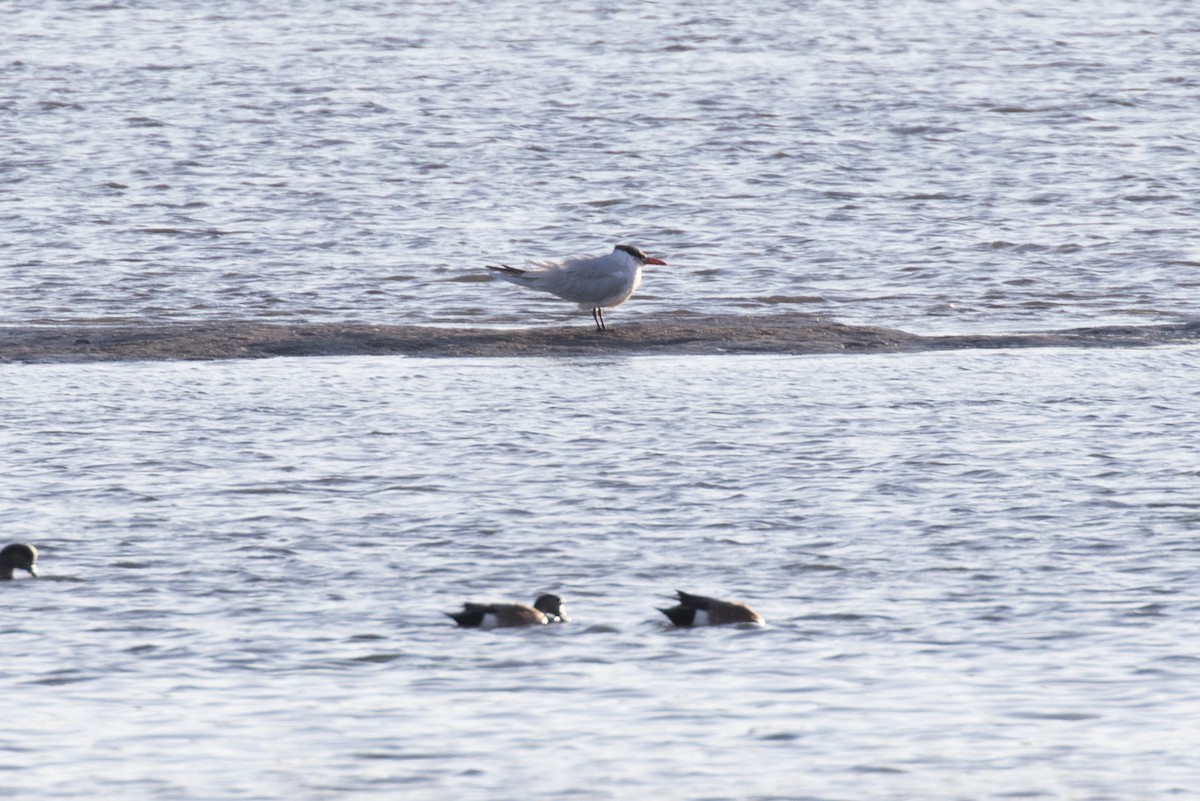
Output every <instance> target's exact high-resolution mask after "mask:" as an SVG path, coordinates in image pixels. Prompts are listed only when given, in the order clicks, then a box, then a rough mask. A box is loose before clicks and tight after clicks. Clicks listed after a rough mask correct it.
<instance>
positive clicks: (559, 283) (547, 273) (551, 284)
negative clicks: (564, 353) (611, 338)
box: [487, 245, 666, 331]
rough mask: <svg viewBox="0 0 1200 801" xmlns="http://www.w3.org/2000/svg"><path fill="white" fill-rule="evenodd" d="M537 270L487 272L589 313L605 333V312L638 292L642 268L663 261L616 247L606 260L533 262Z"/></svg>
mask: <svg viewBox="0 0 1200 801" xmlns="http://www.w3.org/2000/svg"><path fill="white" fill-rule="evenodd" d="M533 264H534V266H535V267H536V268H537V269H533V270H521V269H518V268H516V267H509V266H508V265H507V264H505V265H501V266H500V267H496V266H493V265H491V264H489V265H487V268H488V269H489V270H495V271H496V274H497V275H498V276H499V277H501V278H503V279H504V280H505V281H508V282H509V283H512V284H518V285H520V286H527V287H529V288H530V289H537V290H539V291H542V292H549V293H550V294H551V295H557V296H558V297H560V298H562V299H563V300H569V301H571V302H572V303H578V304H579V306H580V308H584V309H591V310H592V319H593V320H595V321H596V330H597V331H607V330H608V326H606V325H605V324H604V310H605V309H611V308H612V307H613V306H620V305H621V304H622V303H624V302H625V301H627V300H629V297H630V296H631V295H632V294H633V293H634V292H636V291H637V288H638V284H640V283H641V282H642V266H643V265H645V264H661V265H663V266H666V262H665V261H663V260H662V259H656V258H654V257H653V256H647V255H646V254H645V253H643V252H642V250H641V248H636V247H634V246H633V245H617V246H616V247H614V248H613V251H612V253H609V254H608V255H607V256H595V257H593V258H590V259H557V260H550V261H535V262H533Z"/></svg>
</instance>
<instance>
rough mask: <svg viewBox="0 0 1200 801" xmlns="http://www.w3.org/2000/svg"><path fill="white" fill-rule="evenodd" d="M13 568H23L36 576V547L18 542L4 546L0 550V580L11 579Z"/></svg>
mask: <svg viewBox="0 0 1200 801" xmlns="http://www.w3.org/2000/svg"><path fill="white" fill-rule="evenodd" d="M14 570H24V571H26V572H28V573H29V575H31V576H33V577H34V578H37V574H38V572H37V548H34V547H33V546H32V545H23V544H20V543H18V544H14V545H6V546H4V550H2V551H0V581H7V580H8V579H11V578H12V577H13V571H14Z"/></svg>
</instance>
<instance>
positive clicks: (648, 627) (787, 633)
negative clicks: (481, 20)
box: [0, 348, 1200, 799]
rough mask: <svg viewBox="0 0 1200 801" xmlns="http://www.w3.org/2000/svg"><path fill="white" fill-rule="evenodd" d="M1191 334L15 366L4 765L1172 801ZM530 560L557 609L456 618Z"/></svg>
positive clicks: (214, 793)
mask: <svg viewBox="0 0 1200 801" xmlns="http://www.w3.org/2000/svg"><path fill="white" fill-rule="evenodd" d="M1196 368H1197V363H1196V352H1195V350H1194V349H1192V348H1180V349H1174V348H1160V349H1155V350H1152V351H1099V352H1090V351H1088V352H1081V351H1061V352H1060V351H1046V350H1039V351H1024V352H1017V351H1011V352H960V353H940V354H925V355H903V356H899V355H896V356H840V357H811V358H796V357H752V358H734V357H695V358H689V359H681V358H646V357H643V358H631V359H614V360H610V361H606V360H579V361H564V360H550V359H545V360H543V359H527V360H520V361H517V360H503V359H499V360H460V361H440V360H429V361H423V360H404V359H393V358H389V359H372V358H361V357H360V358H343V359H311V360H272V361H269V362H261V363H255V364H253V365H249V364H246V363H237V362H225V363H206V364H170V363H160V364H128V365H87V366H19V365H18V366H12V365H10V366H7V367H4V368H3V373H4V377H5V379H6V381H5V382H4V383H3V385H2V389H0V404H2V405H3V408H5V409H6V410H8V411H7V412H6V421H7V423H8V424H7V425H6V426H5V434H4V442H3V445H4V447H3V452H4V453H5V457H4V473H5V476H6V479H5V482H4V483H3V485H2V495H0V509H3V512H2V516H0V521H2V524H3V528H4V531H5V534H6V536H8V537H9V538H12V539H19V540H31V541H36V542H37V543H38V544H39V545H40V546H41V547H42V551H43V563H44V572H45V574H46V575H45V577H44V578H43V579H41V580H39V581H36V582H35V581H31V580H26V581H19V582H13V583H12V584H10V585H9V586H6V587H3V588H0V589H2V590H3V593H4V604H5V609H6V614H5V617H4V621H3V623H2V624H0V637H2V638H3V643H4V648H5V659H4V660H3V662H0V684H2V685H3V686H4V687H5V688H6V690H5V692H6V693H7V697H8V698H9V699H10V709H9V714H8V715H7V716H6V723H5V726H4V730H3V732H2V733H0V754H3V757H4V758H3V762H4V763H6V764H7V765H8V766H9V768H10V769H9V770H7V771H5V776H4V785H5V790H4V793H6V794H10V795H11V796H12V797H18V798H25V797H29V796H31V795H37V796H38V797H45V798H98V797H123V798H171V799H189V798H195V799H212V798H264V799H265V798H284V797H286V798H303V799H331V798H350V797H366V796H371V797H385V798H395V797H404V798H421V799H426V798H428V799H441V798H481V799H482V798H493V799H494V798H505V799H507V798H511V799H561V798H581V799H617V798H652V797H653V798H669V799H713V798H821V799H842V798H872V799H874V798H879V799H911V798H925V799H961V798H972V799H981V798H1012V797H1028V798H1063V799H1081V798H1088V799H1091V798H1096V799H1100V798H1168V797H1180V798H1182V797H1187V796H1188V795H1190V793H1191V791H1192V790H1193V789H1194V788H1195V786H1196V780H1197V778H1200V769H1198V768H1197V764H1196V760H1195V748H1194V746H1195V745H1196V736H1197V735H1196V731H1195V720H1196V713H1197V711H1198V710H1197V701H1196V698H1197V696H1196V692H1195V687H1196V682H1197V680H1198V679H1200V657H1198V655H1197V652H1196V646H1195V640H1196V638H1195V631H1196V626H1195V617H1196V614H1197V612H1198V611H1200V596H1198V593H1197V589H1196V588H1197V586H1200V584H1198V581H1200V568H1198V566H1197V565H1198V556H1200V546H1198V545H1197V543H1196V538H1195V531H1196V526H1197V522H1198V521H1200V505H1198V503H1197V500H1196V491H1195V490H1196V476H1197V474H1198V472H1200V445H1197V443H1200V424H1198V422H1197V417H1196V414H1195V409H1196V404H1197V395H1198V393H1197V390H1196V389H1195V386H1194V383H1192V384H1191V385H1188V382H1186V381H1184V380H1182V378H1181V377H1182V376H1184V375H1194V374H1195V370H1196ZM1164 376H1167V377H1170V378H1172V379H1179V380H1166V381H1164V380H1163V377H1164ZM481 386H483V387H486V388H487V391H488V395H489V399H487V400H484V399H481V398H480V397H479V394H478V388H479V387H481ZM677 587H680V588H684V589H690V590H694V591H698V592H711V593H718V594H722V595H726V596H729V597H733V598H740V599H743V600H746V601H749V602H751V603H752V604H753V605H754V606H755V607H756V608H758V609H759V610H760V611H761V612H762V614H763V615H764V616H765V617H766V618H767V621H768V623H769V625H768V626H767V627H766V628H764V629H752V630H742V629H737V628H733V629H709V630H696V631H676V630H668V629H667V628H665V627H664V625H663V622H664V619H663V618H661V616H660V615H659V613H658V612H656V611H655V609H654V607H655V606H660V605H666V602H667V596H668V595H669V594H670V592H671V591H672V590H673V589H675V588H677ZM543 591H554V592H558V593H560V594H561V595H563V596H564V597H565V598H567V600H568V604H569V611H570V613H571V614H572V615H573V617H574V619H575V621H574V622H573V623H572V624H571V625H568V626H562V627H551V628H547V629H542V630H537V631H504V632H462V631H458V630H456V629H454V628H453V627H452V626H451V625H450V622H449V620H448V619H447V618H445V617H444V616H443V615H442V612H443V611H447V610H451V609H454V608H456V607H457V606H458V605H459V604H460V603H461V602H462V601H463V600H465V599H469V598H476V599H487V598H508V597H515V598H518V599H521V600H531V599H532V596H533V595H534V594H536V593H539V592H543Z"/></svg>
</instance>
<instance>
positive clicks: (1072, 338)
mask: <svg viewBox="0 0 1200 801" xmlns="http://www.w3.org/2000/svg"><path fill="white" fill-rule="evenodd" d="M1196 341H1200V322H1193V323H1184V324H1176V325H1151V326H1107V327H1095V328H1073V329H1066V330H1061V331H1041V332H1036V333H1011V334H994V335H978V334H972V335H956V336H920V335H917V334H910V333H907V332H904V331H899V330H895V329H890V328H875V327H870V326H851V325H843V324H841V323H836V322H830V321H828V320H824V319H821V318H819V317H815V316H811V315H803V314H780V315H769V316H763V317H756V316H749V315H745V316H743V315H723V316H713V317H700V316H697V317H685V318H672V319H670V320H663V321H657V320H655V321H646V322H632V323H627V324H625V325H622V326H620V327H619V328H615V329H614V330H612V331H608V332H598V331H596V330H595V329H594V328H591V327H588V326H582V325H577V326H570V327H546V328H521V329H496V328H487V329H483V328H440V327H428V326H412V325H370V324H364V323H311V324H310V323H265V322H256V321H245V322H242V321H211V322H189V323H164V324H128V325H124V324H94V325H93V324H79V325H62V326H0V363H4V362H26V363H70V362H108V361H161V360H187V361H195V360H215V359H262V358H268V357H273V356H342V355H372V356H414V357H436V358H445V357H455V356H473V357H487V356H509V357H511V356H587V355H614V354H675V355H684V354H726V353H729V354H734V353H779V354H813V353H902V352H903V353H912V352H917V351H926V350H951V349H965V348H1030V347H1138V346H1150V345H1162V344H1170V343H1179V342H1196Z"/></svg>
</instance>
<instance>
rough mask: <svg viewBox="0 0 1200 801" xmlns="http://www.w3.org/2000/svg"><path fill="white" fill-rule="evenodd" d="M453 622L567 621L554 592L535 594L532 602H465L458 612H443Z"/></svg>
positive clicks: (498, 625) (497, 625) (493, 625)
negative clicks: (536, 595) (552, 593)
mask: <svg viewBox="0 0 1200 801" xmlns="http://www.w3.org/2000/svg"><path fill="white" fill-rule="evenodd" d="M446 614H447V615H449V616H450V617H451V618H453V619H454V622H455V623H457V624H458V625H459V626H461V627H462V628H468V629H504V628H514V627H517V626H539V625H542V624H544V623H568V622H570V620H571V619H570V618H569V617H567V615H566V613H565V612H564V611H563V601H562V598H559V597H558V596H557V595H551V594H546V595H539V596H538V599H537V600H536V601H534V602H533V606H526V605H525V604H494V603H489V604H477V603H470V602H468V603H465V604H463V608H462V611H461V612H447V613H446Z"/></svg>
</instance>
